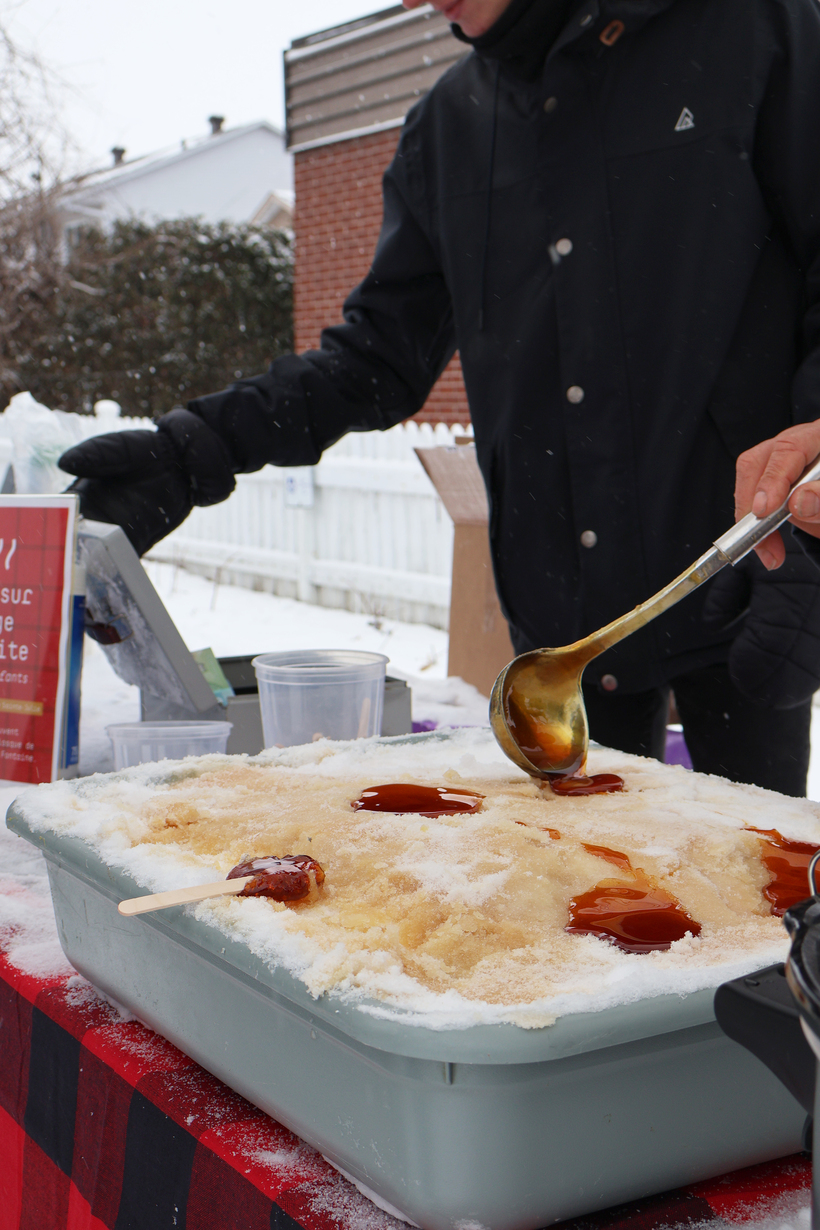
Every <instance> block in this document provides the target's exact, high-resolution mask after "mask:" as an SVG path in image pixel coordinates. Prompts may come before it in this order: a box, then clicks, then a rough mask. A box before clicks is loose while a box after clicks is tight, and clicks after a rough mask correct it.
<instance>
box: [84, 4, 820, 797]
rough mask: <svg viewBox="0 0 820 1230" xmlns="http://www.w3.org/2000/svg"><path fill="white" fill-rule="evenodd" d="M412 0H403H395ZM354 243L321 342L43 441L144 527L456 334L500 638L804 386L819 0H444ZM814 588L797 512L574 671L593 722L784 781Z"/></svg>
mask: <svg viewBox="0 0 820 1230" xmlns="http://www.w3.org/2000/svg"><path fill="white" fill-rule="evenodd" d="M416 2H417V0H408V3H409V5H410V7H413V6H414V5H415V3H416ZM435 7H436V8H438V9H440V10H442V11H444V12H445V13H446V14H448V15H449V16H451V17H453V18H454V19H456V20H457V21H458V22H460V23H461V24H460V25H458V24H456V25H454V27H453V30H454V33H455V34H456V35H457V37H459V38H461V39H463V40H464V41H465V42H467V43H472V46H473V53H472V54H470V55H467V56H466V57H465V58H464V59H462V60H461V61H460V62H459V63H458V64H456V65H455V66H454V67H453V68H451V69H450V70H449V71H448V72H447V73H446V74H445V75H444V76H443V77H442V78H441V79H440V80H439V81H438V83H437V84H436V85H435V87H434V88H433V89H432V90H431V91H430V93H429V94H428V95H427V96H426V97H425V98H424V99H423V100H422V101H421V102H420V103H419V104H418V105H417V106H416V107H414V108H413V110H412V111H410V113H409V114H408V116H407V119H406V122H405V125H404V129H403V132H402V135H401V140H400V142H399V146H398V150H397V153H396V156H395V158H394V160H393V162H392V164H391V166H390V167H389V168H388V170H387V172H386V174H385V177H384V222H383V227H382V231H381V235H380V238H379V242H378V246H377V248H376V253H375V256H374V259H373V264H372V267H371V270H370V272H369V273H368V275H367V277H366V278H365V279H364V281H363V282H362V284H361V285H360V286H359V287H357V288H356V289H355V290H354V291H353V292H352V294H351V295H350V297H349V298H348V300H347V302H346V303H345V307H344V323H343V324H341V325H337V326H334V327H332V328H328V329H326V330H325V331H324V333H323V334H322V341H321V348H320V349H319V350H314V351H309V352H307V353H306V354H304V355H301V356H293V355H291V356H288V357H285V358H282V359H278V360H277V361H276V362H274V363H273V364H272V366H271V368H270V370H269V371H268V372H267V373H266V374H265V375H261V376H256V377H253V378H251V379H246V380H239V381H237V382H236V383H235V384H233V385H231V386H230V388H228V389H226V390H224V391H223V392H219V393H214V394H210V395H208V396H204V397H199V398H196V399H194V400H193V401H191V402H190V403H189V404H188V408H187V409H185V410H182V409H177V410H173V411H171V413H170V414H167V415H165V416H164V417H163V418H162V419H160V420H159V424H158V430H157V431H156V432H146V433H140V432H132V433H129V432H124V433H121V434H119V435H116V436H111V437H105V436H104V437H99V438H97V439H96V440H91V441H88V442H87V443H85V444H83V445H80V446H78V447H77V448H75V449H72V450H70V451H69V452H68V453H67V454H65V456H64V457H63V459H62V461H61V465H62V467H63V468H64V469H65V470H67V471H68V472H69V473H71V474H75V475H77V476H78V482H77V483H76V484H75V489H76V490H78V491H79V492H80V496H81V501H82V509H83V512H84V513H85V515H87V516H90V517H98V518H101V519H103V520H109V521H114V522H116V523H118V524H121V525H122V526H123V527H124V528H125V529H126V531H127V532H128V533H129V535H130V536H131V539H132V541H133V542H134V544H135V545H136V546H137V549H138V550H140V551H145V550H147V549H148V548H149V547H150V546H151V545H152V544H153V543H154V542H156V541H157V540H158V539H159V538H161V537H162V536H163V535H164V534H166V533H168V532H169V531H170V530H171V529H173V528H174V526H176V525H178V524H179V523H180V522H181V521H182V520H183V518H184V517H185V516H186V515H187V513H188V512H189V511H190V509H191V507H192V505H193V504H207V503H212V502H215V501H217V500H219V499H224V498H225V497H226V496H227V495H228V494H229V493H230V491H231V490H232V488H233V485H234V477H233V476H234V474H236V473H246V472H248V471H252V470H257V469H259V468H260V467H261V466H263V465H264V464H266V463H268V462H272V463H273V464H278V465H290V466H292V465H312V464H315V463H316V462H317V461H318V459H319V457H320V456H321V453H322V451H323V449H325V448H327V447H328V445H330V444H332V443H333V442H334V441H336V440H338V439H339V438H340V436H342V435H343V434H344V433H345V432H348V431H367V430H372V429H374V428H379V429H386V428H388V427H390V426H392V425H393V424H395V423H398V422H401V421H402V420H404V419H406V418H408V417H409V416H411V415H412V414H414V413H415V412H416V411H417V410H419V409H420V408H421V406H422V405H423V404H424V401H425V399H426V398H427V395H428V393H429V391H430V388H431V387H432V385H433V383H434V382H435V380H436V379H437V377H438V376H439V374H440V373H441V371H442V370H443V368H444V367H445V365H446V364H447V362H448V361H449V359H450V357H451V356H452V355H453V353H454V352H455V350H456V349H458V350H459V352H460V356H461V363H462V368H463V372H464V379H465V384H466V388H467V394H468V398H469V403H470V412H471V416H472V421H473V425H474V429H475V439H476V448H477V456H478V461H479V465H480V467H481V470H482V473H483V475H484V479H485V483H486V486H487V492H488V496H489V502H490V510H491V516H490V540H491V549H492V555H493V562H494V567H495V573H496V582H497V587H498V593H499V598H500V601H501V604H502V607H503V609H504V612H505V614H506V616H507V618H508V620H509V625H510V632H511V636H512V640H513V644H514V646H515V649H516V651H517V652H523V651H525V650H528V649H531V648H534V647H538V646H542V645H561V644H566V643H568V642H571V641H573V640H575V639H576V638H578V637H580V636H582V635H584V634H586V633H588V632H590V631H592V630H594V629H595V628H597V627H599V626H600V625H602V624H604V623H606V622H607V621H609V620H610V619H612V618H614V617H616V616H617V615H620V614H621V613H623V612H624V611H626V610H628V609H629V608H631V607H632V606H634V605H635V604H636V603H637V602H640V601H642V600H644V599H646V598H647V597H649V596H650V595H651V594H652V593H654V592H655V591H656V590H658V589H659V588H661V587H662V586H663V585H664V584H666V583H667V582H668V581H669V580H670V579H671V578H672V577H674V576H675V575H676V574H677V573H679V572H681V571H682V570H683V569H684V568H685V567H686V566H688V565H689V564H690V563H691V562H693V561H694V559H695V558H696V557H697V556H698V555H699V554H700V553H701V552H702V551H703V550H704V549H705V548H706V547H708V545H709V544H710V543H711V542H712V541H713V539H715V538H716V537H718V536H719V535H720V534H721V533H722V532H723V531H724V530H725V529H727V528H728V526H729V525H730V524H731V521H732V491H733V486H734V466H735V459H736V458H737V457H738V455H739V454H740V453H742V452H743V451H744V450H747V449H749V448H750V447H752V446H754V445H756V444H757V443H758V441H760V440H762V439H764V438H765V437H770V436H772V435H774V434H776V433H777V432H779V431H781V430H782V429H784V428H786V427H788V426H789V425H790V424H792V423H795V422H801V421H804V420H809V419H814V418H817V417H818V416H820V157H818V156H817V152H816V151H817V135H818V132H820V73H818V72H817V64H818V62H820V9H819V8H818V6H817V3H816V0H506V2H505V3H502V2H501V0H457V2H456V3H455V4H446V3H443V2H440V0H435ZM819 632H820V590H818V583H817V577H816V574H815V572H814V570H813V568H812V565H811V564H810V562H809V561H807V560H806V559H805V557H804V555H803V553H802V551H801V550H800V548H799V546H798V545H797V544H796V543H795V544H793V543H790V544H789V556H788V562H787V564H786V566H785V567H784V568H781V569H780V570H778V572H777V573H776V574H773V573H770V572H769V571H768V570H767V569H766V568H765V567H764V566H763V565H762V564H761V563H760V561H759V560H758V559H757V558H756V557H752V558H751V559H750V560H747V561H745V562H744V563H743V564H741V565H739V566H738V568H737V569H734V570H726V571H725V572H724V573H722V574H720V575H719V576H718V577H717V578H716V579H715V581H713V582H712V583H711V584H710V585H709V586H708V587H704V589H703V590H699V591H697V592H696V593H695V594H694V595H693V596H691V597H690V598H688V599H687V600H686V601H685V602H684V603H682V604H680V605H678V606H676V607H675V608H673V609H672V610H671V611H669V612H668V613H667V614H665V615H664V616H663V617H662V618H661V619H659V620H657V621H655V622H654V623H652V624H650V625H649V626H648V627H646V628H645V629H643V630H642V631H640V632H638V633H636V634H635V635H634V636H633V637H630V638H629V639H628V640H627V641H624V642H622V643H621V644H620V645H618V646H616V647H614V648H613V649H611V650H609V651H608V652H607V653H606V654H605V655H603V656H602V657H600V658H598V659H597V660H596V661H595V662H594V663H592V664H591V666H590V667H589V669H588V671H587V679H586V684H585V698H586V703H587V709H588V713H589V718H590V730H591V733H592V736H593V737H594V738H596V739H598V740H599V741H601V742H603V743H606V744H609V745H611V746H614V747H619V748H622V749H624V750H627V751H635V752H642V753H644V754H652V755H656V756H661V757H662V755H663V746H664V739H665V725H666V714H667V705H668V697H669V689H670V687H672V688H674V693H675V697H676V700H677V706H678V710H679V712H680V715H681V719H682V721H683V724H684V729H685V734H686V740H687V743H688V745H689V749H690V752H691V754H692V758H693V762H694V764H695V767H696V768H699V769H701V770H704V771H707V772H717V773H721V774H723V775H725V776H728V777H731V778H734V779H736V780H740V781H753V782H757V783H758V784H761V785H766V786H770V787H772V788H775V789H779V790H782V791H784V792H785V793H791V794H801V793H804V791H805V779H806V769H807V764H808V753H809V717H810V711H809V707H810V698H811V694H812V692H813V691H814V689H815V688H816V687H817V686H818V684H819V683H820V671H819V669H818V666H819V663H820V640H819V639H818V633H819Z"/></svg>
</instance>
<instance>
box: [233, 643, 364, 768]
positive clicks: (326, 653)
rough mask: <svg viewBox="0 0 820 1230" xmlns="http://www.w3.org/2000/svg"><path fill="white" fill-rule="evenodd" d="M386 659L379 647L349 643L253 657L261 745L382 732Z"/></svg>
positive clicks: (268, 745)
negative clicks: (364, 649)
mask: <svg viewBox="0 0 820 1230" xmlns="http://www.w3.org/2000/svg"><path fill="white" fill-rule="evenodd" d="M387 662H388V659H387V658H386V657H385V656H384V654H381V653H361V652H358V651H356V650H347V649H312V650H296V651H293V652H291V653H265V654H262V655H261V656H260V657H258V658H254V659H253V667H254V669H255V671H256V678H257V680H258V683H259V706H260V709H261V711H262V729H263V732H264V736H265V747H294V746H296V745H297V744H300V743H313V742H315V741H316V740H317V739H367V738H369V737H370V736H372V735H378V734H380V732H381V724H382V706H383V704H384V675H385V667H386V665H387Z"/></svg>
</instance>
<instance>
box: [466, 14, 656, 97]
mask: <svg viewBox="0 0 820 1230" xmlns="http://www.w3.org/2000/svg"><path fill="white" fill-rule="evenodd" d="M673 3H674V0H581V3H580V4H578V2H577V0H512V3H511V4H510V6H509V8H507V9H506V10H505V11H504V12H503V13H502V14H501V16H500V17H499V19H498V21H496V22H495V24H494V25H493V26H491V27H490V29H489V30H488V31H487V32H486V33H485V34H482V35H481V36H480V37H479V38H468V37H467V35H466V34H464V32H463V31H462V29H461V28H460V26H458V25H453V26H452V27H451V29H452V31H453V34H454V35H455V37H456V38H457V39H460V40H461V42H463V43H469V44H470V45H471V46H472V47H473V49H474V50H475V51H476V53H477V54H478V55H480V56H481V57H482V59H487V60H495V61H497V62H499V63H500V64H501V65H503V66H504V67H505V68H509V69H510V71H511V72H512V73H513V74H514V75H515V76H517V77H522V78H524V79H526V80H533V79H534V78H535V77H537V76H538V74H539V72H540V71H541V68H542V66H543V64H544V61H545V59H546V58H547V56H550V57H551V56H553V55H554V54H555V53H556V52H558V51H560V50H561V48H563V47H566V46H568V45H569V44H570V43H574V42H576V40H578V39H579V38H582V37H583V36H584V35H589V34H592V33H594V32H595V31H598V33H600V30H601V29H602V28H603V26H604V25H606V24H608V23H609V22H611V21H616V20H617V21H621V22H622V23H623V26H624V32H625V33H630V34H631V33H634V32H635V31H637V30H639V29H641V27H642V26H644V25H646V23H647V22H648V21H650V20H651V19H652V18H653V17H655V16H656V15H657V14H658V13H662V12H663V11H664V10H665V9H667V8H669V6H670V5H671V4H673Z"/></svg>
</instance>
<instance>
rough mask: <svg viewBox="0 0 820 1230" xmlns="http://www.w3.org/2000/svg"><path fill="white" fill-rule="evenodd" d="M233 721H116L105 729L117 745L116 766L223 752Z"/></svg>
mask: <svg viewBox="0 0 820 1230" xmlns="http://www.w3.org/2000/svg"><path fill="white" fill-rule="evenodd" d="M231 729H232V723H231V722H117V723H116V724H115V725H114V726H106V728H105V733H106V734H107V735H108V737H109V739H110V740H111V745H112V747H113V748H114V768H115V769H128V768H130V766H131V765H135V764H147V763H149V762H150V761H153V760H181V759H182V757H183V756H206V755H207V754H208V753H209V752H224V751H226V749H227V746H228V736H229V735H230V733H231Z"/></svg>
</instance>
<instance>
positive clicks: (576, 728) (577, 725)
mask: <svg viewBox="0 0 820 1230" xmlns="http://www.w3.org/2000/svg"><path fill="white" fill-rule="evenodd" d="M818 478H820V457H818V458H816V459H815V460H814V461H813V462H812V464H811V465H810V466H809V467H808V468H807V469H806V470H804V471H803V474H802V475H801V476H800V478H799V479H798V480H797V482H796V483H795V484H794V486H793V487H792V488H791V490H790V491H789V494H788V496H787V497H786V499H785V500H784V501H783V503H782V504H781V505H780V507H779V508H777V509H776V510H775V511H774V512H772V513H769V514H768V516H766V517H763V518H758V517H756V516H755V515H754V513H749V514H748V516H746V517H744V518H743V519H742V520H741V521H738V523H737V524H736V525H734V526H732V528H731V529H730V530H728V531H727V533H725V534H723V535H722V536H721V537H720V538H718V540H717V541H716V542H715V543H714V545H713V546H712V547H711V548H710V549H709V550H708V551H707V552H706V553H705V554H704V555H702V556H701V557H700V559H698V560H696V561H695V563H694V564H692V566H691V567H690V568H687V569H686V571H685V572H682V573H681V574H680V576H678V577H676V578H675V580H674V581H671V582H670V583H669V584H668V585H667V586H665V587H664V589H662V590H660V591H659V592H658V593H657V594H655V595H654V596H653V597H652V598H649V599H648V600H647V601H646V602H642V603H640V604H639V605H638V606H636V607H635V609H634V610H632V611H629V612H628V613H627V614H626V615H621V616H620V618H619V619H615V620H613V621H612V623H610V624H607V625H606V627H604V628H599V630H598V631H597V632H593V633H592V634H591V635H590V636H585V637H584V638H583V640H580V641H575V643H574V644H572V645H564V646H562V647H561V648H559V649H533V650H531V651H530V652H529V653H523V654H521V655H520V656H519V657H517V658H514V659H513V661H512V662H510V663H509V665H508V666H505V667H504V670H503V671H502V672H501V674H500V675H499V676H498V678H497V679H496V681H495V683H494V685H493V690H492V694H491V696H490V723H491V725H492V728H493V733H494V734H495V737H496V739H497V740H498V742H499V744H500V745H501V748H502V750H503V751H504V752H505V753H506V755H507V756H509V758H510V760H512V761H513V762H514V763H515V764H517V765H518V766H519V768H521V769H524V770H525V771H526V772H527V773H530V774H531V775H532V776H533V777H540V778H545V779H549V778H557V777H569V776H571V775H572V774H576V773H582V772H583V770H584V766H585V764H586V759H587V751H588V748H589V730H588V727H587V715H586V710H585V708H584V698H583V694H582V692H581V676H582V675H583V673H584V668H585V667H586V665H587V664H588V663H589V662H591V661H592V659H593V658H597V657H598V655H599V654H602V653H603V652H604V650H605V649H609V648H611V646H612V645H616V644H617V643H618V641H622V640H623V639H624V638H625V637H627V636H631V634H632V633H633V632H637V630H638V628H642V627H643V626H644V624H648V623H649V622H650V620H652V619H655V618H656V616H658V615H660V614H661V613H662V612H663V611H667V610H668V609H669V607H671V606H674V605H675V603H676V602H680V600H681V598H685V597H686V595H687V594H691V593H692V591H693V590H695V589H697V588H698V586H699V585H702V584H703V582H704V581H708V580H709V578H710V577H713V576H714V575H715V573H716V572H720V570H721V568H725V566H726V565H727V564H737V563H738V562H739V561H740V560H742V559H743V557H744V556H745V555H748V553H749V552H750V551H751V550H752V549H753V548H754V547H756V546H757V544H758V543H760V542H762V541H763V539H764V538H767V537H768V536H769V534H771V533H772V532H773V531H774V530H776V529H777V528H778V527H779V526H781V525H782V524H783V523H784V521H787V520H788V519H789V515H790V514H789V509H788V504H789V500H790V499H791V497H792V495H793V494H794V492H795V491H796V490H797V489H798V487H802V485H803V484H804V483H808V482H812V481H814V480H816V479H818Z"/></svg>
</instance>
